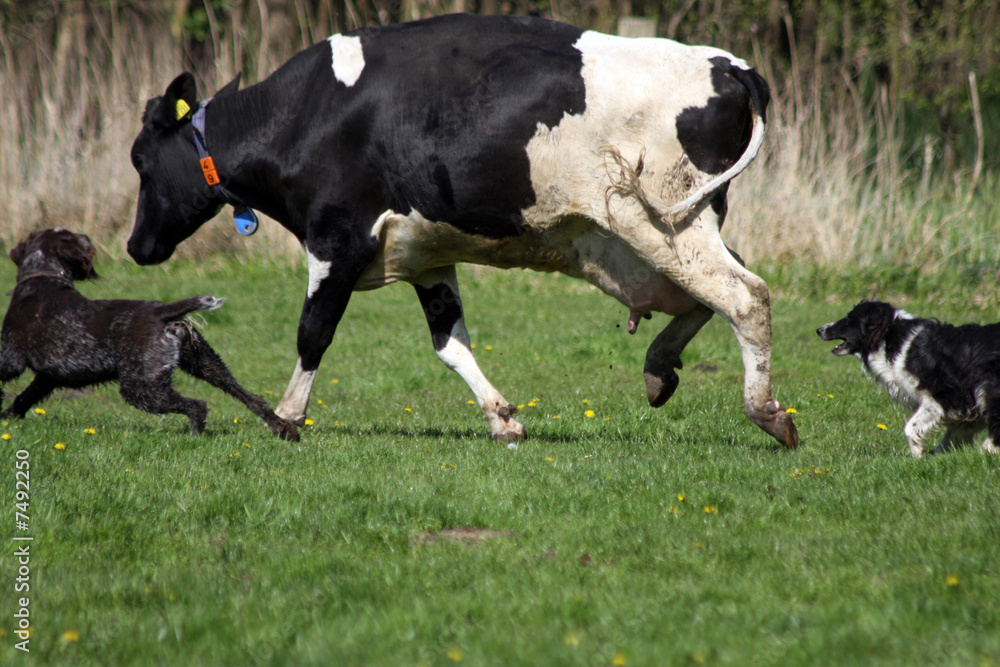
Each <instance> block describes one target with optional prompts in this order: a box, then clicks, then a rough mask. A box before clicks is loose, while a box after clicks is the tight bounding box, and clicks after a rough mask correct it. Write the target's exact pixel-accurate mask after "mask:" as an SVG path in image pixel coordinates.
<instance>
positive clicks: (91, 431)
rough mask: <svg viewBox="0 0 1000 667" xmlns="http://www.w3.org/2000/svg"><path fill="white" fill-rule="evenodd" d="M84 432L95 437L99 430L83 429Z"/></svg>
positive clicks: (92, 428)
mask: <svg viewBox="0 0 1000 667" xmlns="http://www.w3.org/2000/svg"><path fill="white" fill-rule="evenodd" d="M83 432H84V433H86V434H87V435H94V434H95V433H97V429H96V428H94V427H93V426H91V427H90V428H85V429H83Z"/></svg>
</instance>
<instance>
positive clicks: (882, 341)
mask: <svg viewBox="0 0 1000 667" xmlns="http://www.w3.org/2000/svg"><path fill="white" fill-rule="evenodd" d="M816 333H817V334H819V337H820V338H822V339H823V340H843V341H844V342H843V343H841V344H840V345H838V346H837V347H835V348H833V353H834V354H835V355H837V356H845V355H848V354H853V355H854V356H856V357H857V358H858V359H860V360H861V365H862V367H863V368H864V369H865V370H866V371H868V372H869V373H871V375H872V376H873V377H874V378H875V380H876V381H877V382H878V383H879V384H880V385H882V386H883V387H884V388H885V390H886V391H887V392H888V393H889V396H890V397H892V399H893V400H895V401H897V402H899V403H902V404H903V405H907V406H909V407H910V408H915V409H916V412H914V413H913V416H911V417H910V419H909V421H907V422H906V428H905V429H904V433H905V434H906V440H907V442H908V443H909V445H910V453H911V454H913V456H915V457H918V458H919V457H921V456H923V454H924V438H925V437H926V436H927V434H928V433H929V432H931V431H932V430H934V429H935V428H938V427H944V428H946V429H947V430H946V431H945V434H944V437H943V438H942V440H941V444H940V445H939V446H938V448H937V450H936V452H944V451H948V450H949V449H952V448H954V447H961V446H965V445H968V444H969V443H971V442H972V440H973V438H974V437H975V435H976V434H977V433H978V432H980V431H982V430H983V429H988V434H987V437H986V439H985V440H984V441H983V449H985V450H986V451H987V452H990V453H992V454H996V453H1000V447H998V445H1000V324H989V325H985V326H980V325H978V324H965V325H962V326H953V325H951V324H945V323H943V322H938V321H937V320H927V319H922V318H919V317H914V316H913V315H910V314H909V313H907V312H905V311H903V310H900V309H899V308H894V307H893V306H891V305H890V304H888V303H883V302H879V301H862V302H861V303H859V304H858V305H856V306H855V307H854V308H853V309H852V310H851V312H849V313H848V314H847V317H845V318H843V319H842V320H838V321H836V322H831V323H830V324H826V325H824V326H821V327H820V328H819V329H817V330H816Z"/></svg>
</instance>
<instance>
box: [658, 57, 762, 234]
mask: <svg viewBox="0 0 1000 667" xmlns="http://www.w3.org/2000/svg"><path fill="white" fill-rule="evenodd" d="M729 73H730V74H731V75H732V76H733V78H735V79H736V80H737V81H739V82H740V83H741V84H743V86H744V87H745V88H746V89H747V92H748V93H749V95H750V112H751V114H752V116H753V120H752V124H751V129H750V141H749V142H748V143H747V147H746V150H744V151H743V155H741V156H740V159H739V160H737V161H736V162H735V163H734V164H733V166H732V167H730V168H729V169H727V170H725V171H724V172H722V173H721V174H719V175H718V176H716V177H715V178H713V179H712V180H710V181H709V182H707V183H705V184H704V185H702V186H701V187H700V188H698V189H697V190H695V191H694V192H693V193H691V194H690V195H689V196H687V197H685V198H684V199H683V200H682V201H680V202H678V203H676V204H674V205H673V206H671V207H670V208H669V210H668V211H667V216H668V219H670V220H681V219H683V218H685V217H687V216H688V214H689V213H690V212H691V211H692V210H693V209H695V208H696V207H697V206H698V205H699V204H700V203H702V202H703V201H705V199H706V198H707V197H708V196H709V195H711V194H712V193H713V192H715V191H716V190H718V189H719V188H721V187H722V186H724V185H725V184H726V183H728V182H729V181H731V180H733V179H734V178H736V177H737V176H738V175H739V174H740V173H741V172H742V171H743V170H744V169H746V168H747V167H748V166H750V163H751V162H753V160H754V158H755V157H757V153H758V152H760V147H761V146H762V145H763V144H764V125H765V123H766V122H767V115H766V114H767V103H768V102H769V101H770V91H769V89H768V85H767V82H766V81H765V80H764V78H763V77H762V76H761V75H759V74H758V73H757V72H756V70H753V69H743V68H742V67H740V66H739V65H737V64H735V63H734V64H733V65H732V67H731V68H730V71H729Z"/></svg>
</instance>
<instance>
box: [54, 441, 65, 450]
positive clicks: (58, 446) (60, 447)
mask: <svg viewBox="0 0 1000 667" xmlns="http://www.w3.org/2000/svg"><path fill="white" fill-rule="evenodd" d="M55 448H56V449H66V445H64V444H63V443H61V442H57V443H56V445H55Z"/></svg>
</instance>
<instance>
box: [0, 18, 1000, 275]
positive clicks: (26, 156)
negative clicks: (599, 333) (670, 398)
mask: <svg viewBox="0 0 1000 667" xmlns="http://www.w3.org/2000/svg"><path fill="white" fill-rule="evenodd" d="M447 11H478V12H485V13H494V12H503V13H521V14H526V13H530V14H538V15H542V16H547V17H552V18H557V19H560V20H564V21H569V22H573V23H576V24H579V25H582V26H588V27H595V28H598V29H602V30H607V31H612V32H613V31H615V30H616V28H617V25H618V20H619V19H620V18H622V17H625V16H641V17H645V18H646V19H647V20H648V21H649V25H650V26H652V28H653V30H654V31H655V33H656V34H657V35H661V36H668V37H673V38H676V39H680V40H683V41H688V42H697V43H709V44H714V45H717V46H720V47H723V48H726V49H729V50H731V51H733V52H734V53H736V54H738V55H740V56H742V57H745V58H746V59H747V60H749V61H750V62H751V63H752V64H754V65H755V66H756V67H758V68H759V69H760V70H761V71H762V72H763V73H764V74H765V76H766V77H767V78H768V80H769V81H770V83H771V85H772V87H773V89H774V93H775V101H774V104H773V106H772V108H771V110H770V121H771V122H770V128H769V130H770V134H769V140H768V143H767V147H766V151H765V154H764V155H763V157H762V158H761V159H760V160H759V161H758V164H756V165H755V166H754V167H753V168H751V169H750V170H749V171H748V172H747V174H746V175H744V176H743V177H742V178H740V179H738V181H737V183H736V185H735V187H734V191H733V195H734V205H733V207H732V210H733V213H732V215H731V217H730V222H729V223H728V224H729V226H730V229H729V231H728V232H727V233H728V236H729V240H730V242H731V243H732V244H734V245H735V246H736V247H737V248H739V250H740V251H741V252H742V253H743V254H744V256H746V257H747V258H749V259H750V260H751V261H763V260H767V261H781V259H782V257H787V256H795V257H800V258H807V259H809V260H810V261H813V262H818V263H821V264H825V265H834V266H857V265H878V264H884V263H886V262H890V263H894V264H905V263H912V262H919V263H921V264H922V265H924V266H925V267H926V268H927V270H935V269H938V268H941V267H948V266H955V265H960V266H962V267H965V268H968V267H972V271H973V272H974V273H977V275H980V274H981V277H987V278H991V279H992V278H994V277H995V276H996V273H995V270H996V267H997V266H998V265H1000V242H998V239H1000V231H998V227H1000V222H998V215H997V213H996V212H995V211H996V207H995V206H994V203H995V202H996V201H997V199H998V195H1000V179H998V175H997V172H998V169H1000V144H998V143H997V142H996V141H990V140H988V137H995V136H996V135H997V134H998V132H1000V111H998V109H1000V67H998V58H1000V17H998V14H1000V0H987V1H975V2H973V1H971V0H920V1H917V0H905V1H900V2H896V1H892V2H890V1H889V0H852V1H850V2H837V3H832V2H826V3H824V2H820V0H793V1H791V2H781V1H780V0H736V1H731V2H721V1H720V0H680V1H677V2H652V1H650V0H555V1H553V0H337V1H332V0H256V1H253V2H249V1H246V0H18V1H17V2H13V0H0V28H2V35H0V87H2V90H3V91H4V95H3V97H2V99H0V111H2V118H3V120H2V122H0V220H2V221H3V222H2V227H0V243H10V242H11V241H13V240H14V239H16V238H17V237H19V236H20V235H22V234H23V233H24V232H25V231H26V230H29V229H33V228H36V227H39V226H42V225H54V224H64V225H67V226H71V227H73V228H74V229H82V230H85V231H88V232H91V233H92V236H94V237H95V238H96V239H97V240H98V241H99V242H100V243H102V244H104V245H105V246H106V248H107V249H108V250H109V251H111V252H112V253H114V254H115V255H119V256H120V255H121V254H122V252H123V251H122V247H123V244H122V241H123V239H124V238H125V237H126V236H127V234H128V230H129V228H130V225H131V222H132V218H133V214H134V206H135V193H136V191H137V188H138V180H137V178H136V176H135V174H134V173H133V170H132V169H131V166H130V165H129V162H128V158H127V155H128V147H129V145H130V144H131V141H132V139H133V138H134V135H135V134H136V132H137V131H138V128H139V117H140V116H141V112H142V109H143V107H144V105H145V101H146V99H148V98H149V97H152V96H154V95H157V94H160V93H161V92H162V91H163V89H164V88H165V86H166V84H167V83H168V82H169V81H170V80H171V79H172V78H173V77H174V76H175V75H176V74H177V73H179V72H180V71H182V70H191V71H194V72H195V73H196V74H197V76H198V78H199V79H200V81H201V82H202V90H203V94H204V95H205V96H208V95H209V94H211V92H213V91H214V90H215V89H216V88H217V87H218V86H220V85H221V84H222V83H224V82H225V81H228V80H229V78H231V77H232V76H233V75H235V74H236V72H238V71H242V72H243V73H244V81H245V82H253V81H256V80H259V79H260V78H263V77H264V76H266V75H267V74H268V73H269V72H271V71H272V70H273V69H274V68H275V67H276V66H277V65H279V64H280V63H281V62H283V61H284V60H285V59H286V58H287V57H288V55H290V54H291V53H293V52H295V51H297V50H298V49H300V48H302V47H304V46H306V45H308V44H310V43H313V42H315V41H317V40H319V39H321V38H324V37H326V36H327V35H329V34H331V33H333V32H336V31H342V30H349V29H353V28H355V27H363V26H370V25H378V24H380V23H387V22H392V21H399V20H407V19H412V18H419V17H422V16H428V15H431V14H438V13H443V12H447ZM265 227H267V228H268V229H266V230H265V231H264V235H265V241H264V242H262V243H252V244H251V245H250V246H249V248H251V249H252V250H253V252H256V253H269V252H277V253H279V254H281V253H285V252H286V251H287V250H288V249H289V248H290V246H289V240H288V235H287V234H285V233H284V232H283V231H282V230H275V229H274V227H275V226H274V225H265ZM214 229H215V230H216V233H214V234H213V233H207V234H206V233H203V234H201V235H199V236H198V237H197V238H196V239H194V240H193V242H190V243H189V244H188V245H187V250H188V252H201V251H203V250H205V249H212V248H228V247H232V246H233V245H237V244H240V245H242V244H243V243H244V241H242V240H240V239H236V238H233V237H234V235H233V234H229V233H228V225H224V224H221V223H217V224H216V225H215V226H214ZM258 238H259V237H258Z"/></svg>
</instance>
